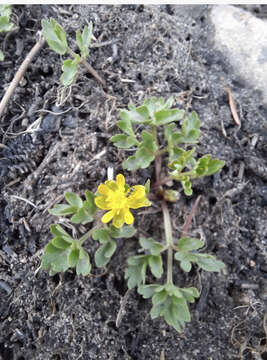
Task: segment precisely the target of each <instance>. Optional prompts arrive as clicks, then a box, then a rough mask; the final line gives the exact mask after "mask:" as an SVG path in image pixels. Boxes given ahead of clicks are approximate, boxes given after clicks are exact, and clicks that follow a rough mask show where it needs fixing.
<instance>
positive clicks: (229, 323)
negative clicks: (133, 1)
mask: <svg viewBox="0 0 267 360" xmlns="http://www.w3.org/2000/svg"><path fill="white" fill-rule="evenodd" d="M210 9H211V7H210V6H171V5H161V6H143V5H130V6H128V5H119V6H102V5H101V6H87V5H82V6H70V5H64V6H53V5H49V6H48V5H47V6H46V5H42V6H39V5H34V6H33V5H26V6H15V7H13V15H12V18H13V20H14V21H15V22H16V23H17V26H18V27H19V29H18V31H17V32H16V33H12V34H10V35H9V37H8V38H7V39H6V42H5V56H6V57H5V61H4V62H2V63H0V71H1V83H0V97H1V98H2V96H3V95H4V93H5V90H6V88H7V86H8V84H9V82H10V81H11V80H12V78H13V76H14V73H15V71H16V70H17V69H18V67H19V66H20V64H21V63H22V61H23V60H24V58H25V57H26V55H27V54H28V52H29V51H30V49H31V48H32V47H33V45H34V44H35V42H36V33H37V31H38V30H40V28H41V19H43V18H49V17H54V18H55V19H57V21H58V22H59V23H61V24H62V25H63V27H64V28H65V29H66V31H67V33H68V35H69V38H72V39H73V40H74V36H75V31H76V30H77V29H78V28H81V27H83V26H84V25H86V24H87V22H88V21H92V22H93V24H94V35H95V37H96V39H97V41H94V42H93V44H97V43H103V42H104V43H105V42H107V41H108V42H109V43H108V44H107V45H105V44H102V45H103V46H100V47H92V48H91V52H90V57H89V59H90V63H91V65H92V66H93V67H94V68H95V69H96V70H97V71H98V72H99V73H100V74H101V75H102V76H103V77H104V78H105V79H106V81H107V84H108V89H107V91H104V90H103V89H102V88H101V86H100V85H99V84H98V83H97V82H96V81H95V79H94V78H93V77H92V76H91V75H89V74H88V73H86V71H84V72H82V73H81V74H80V76H79V78H78V81H77V83H76V84H75V85H74V86H73V87H72V92H71V93H70V94H69V96H67V95H68V94H65V95H64V94H63V96H62V97H61V98H60V89H61V86H60V80H59V78H60V75H61V61H60V57H59V56H58V55H57V54H55V53H53V52H52V51H51V50H50V49H49V48H48V47H47V46H45V47H44V48H43V49H42V50H41V52H40V53H39V55H38V56H37V57H36V58H35V59H34V61H33V62H32V63H31V65H30V67H29V69H28V71H27V72H26V73H25V75H24V78H23V80H22V81H21V83H20V86H18V87H17V89H16V91H15V93H14V96H13V97H12V99H11V101H10V103H9V105H8V108H7V109H6V112H5V114H4V116H2V118H1V122H0V126H1V127H0V130H1V135H0V136H1V139H0V142H1V143H2V144H5V145H7V146H8V148H6V149H2V150H1V152H2V153H1V156H0V157H1V158H5V160H3V159H2V160H0V161H1V164H0V172H1V186H2V192H1V198H0V205H1V212H0V232H1V237H0V298H1V302H0V319H1V323H0V359H4V360H33V359H34V360H35V359H36V360H39V359H42V360H48V359H49V360H50V359H51V360H52V359H53V360H59V359H70V360H72V359H75V360H76V359H77V360H78V359H81V360H82V359H84V360H85V359H86V360H88V359H100V360H101V359H109V360H111V359H127V360H128V359H133V360H137V359H153V360H154V359H164V355H165V359H166V360H177V359H185V360H186V359H188V360H208V359H212V360H232V359H244V360H247V359H257V360H258V359H263V360H264V359H265V360H266V359H267V349H266V334H265V332H264V327H263V318H264V314H265V311H266V310H265V308H266V302H267V296H266V292H267V291H266V289H267V285H266V273H267V265H266V239H267V226H266V215H267V209H266V205H267V186H266V181H267V160H266V159H267V146H266V140H267V126H266V116H267V106H266V104H265V105H264V103H263V99H262V96H261V94H260V93H259V92H257V91H255V89H252V88H250V86H249V85H248V84H245V83H244V82H243V80H242V79H240V78H239V77H238V76H237V75H236V74H235V73H234V72H233V70H232V68H231V66H230V64H229V63H228V62H227V60H226V59H224V57H223V54H221V53H218V52H217V51H215V50H214V44H213V32H214V29H213V27H212V25H211V22H210V19H209V13H210ZM249 11H252V12H254V13H255V14H256V15H264V14H265V15H266V12H265V13H264V12H262V13H261V7H260V6H255V7H253V6H249ZM264 11H265V10H264ZM261 17H262V16H261ZM4 38H5V34H1V38H0V41H1V44H2V42H3V40H4ZM74 50H75V49H74ZM226 87H229V88H230V89H231V91H232V94H233V96H234V98H235V100H236V104H237V110H238V112H239V115H240V119H241V123H242V126H241V128H240V129H239V128H238V127H237V126H236V124H235V123H234V121H233V118H232V115H231V111H230V108H229V104H228V98H227V95H226V92H225V88H226ZM61 95H62V94H61ZM151 96H163V97H164V98H165V99H167V98H168V97H169V96H174V98H175V102H176V106H180V107H182V108H184V109H185V110H186V111H190V110H192V109H194V110H196V111H197V112H198V115H199V118H200V120H201V123H202V136H201V141H200V143H199V145H198V146H197V153H198V155H202V154H206V153H210V154H212V155H213V156H214V157H218V158H220V159H222V160H225V161H226V165H225V166H224V168H223V169H222V171H221V172H220V173H219V174H218V175H215V176H211V177H208V178H205V179H204V180H201V181H195V182H194V186H193V189H194V193H193V195H192V196H191V197H186V196H185V195H181V199H180V200H179V202H178V203H176V204H174V205H171V206H170V211H171V214H172V219H173V225H174V229H175V232H176V234H177V236H179V231H180V230H181V228H182V226H183V224H184V221H185V219H186V216H187V215H188V213H189V211H190V209H191V208H192V205H193V204H194V202H195V200H196V198H197V196H198V195H201V201H200V205H199V207H198V211H197V214H196V217H195V220H194V222H193V223H192V226H191V229H190V231H191V233H192V234H193V235H194V236H201V237H202V238H203V239H205V241H206V244H207V245H206V251H207V252H209V253H211V254H214V255H216V256H217V257H218V258H219V259H220V260H222V261H224V263H225V264H226V270H225V271H223V272H221V273H219V274H217V273H212V274H209V273H205V272H202V271H197V270H196V269H193V270H192V271H191V272H190V273H189V274H186V275H185V274H183V273H181V271H180V270H179V268H178V267H177V271H176V272H175V274H174V279H175V282H176V284H177V285H179V286H181V287H182V286H192V285H193V286H196V287H197V288H198V289H199V290H202V294H201V297H200V299H199V300H198V301H196V303H195V304H193V305H192V306H191V307H190V308H191V315H192V321H191V322H190V323H189V324H188V325H187V327H186V328H185V330H184V332H183V333H182V334H178V333H177V332H176V331H175V330H174V329H172V328H170V327H169V326H168V325H167V324H166V323H165V322H164V321H163V320H162V319H157V320H154V321H152V320H151V319H150V316H149V309H150V307H151V303H150V301H145V300H143V299H142V298H141V296H139V295H138V294H137V293H136V291H135V290H132V291H130V293H129V294H128V295H129V297H128V300H127V301H126V307H125V313H124V316H123V318H122V320H121V324H120V326H119V327H118V328H117V327H116V319H117V315H118V312H119V310H120V306H121V301H122V299H124V296H125V294H126V291H127V286H126V282H125V280H124V272H125V269H126V266H127V257H128V256H129V255H133V254H134V253H135V252H136V250H137V249H138V243H137V238H134V239H131V240H128V241H127V242H125V243H123V242H119V249H118V250H117V252H116V254H115V255H114V256H113V259H112V261H111V263H110V265H109V267H108V271H107V272H105V273H103V270H102V272H101V270H98V269H97V268H96V267H95V266H94V267H93V275H94V276H91V277H85V278H84V277H77V276H76V274H75V273H73V272H68V273H65V274H62V275H60V276H59V275H56V276H54V277H50V276H49V275H48V274H47V273H46V272H44V271H43V270H41V269H40V256H41V254H42V249H43V248H44V246H45V245H46V244H47V242H48V241H49V239H50V238H51V236H50V233H49V225H50V224H51V223H53V222H54V221H55V218H54V217H53V216H51V215H49V213H48V211H47V209H48V208H50V207H51V206H52V205H53V204H54V203H55V202H59V201H61V199H62V195H63V194H64V192H66V191H73V192H76V193H81V194H82V193H83V192H84V191H85V189H90V190H92V191H95V190H96V188H97V185H98V184H99V183H100V182H103V181H105V180H106V176H107V167H108V166H112V167H113V168H114V170H115V172H116V173H119V172H121V171H122V169H121V162H122V160H123V159H124V158H125V155H124V152H122V151H117V149H115V148H114V147H113V146H112V144H111V143H110V142H109V138H110V137H111V136H112V135H113V134H114V133H115V132H116V121H117V120H118V117H119V110H120V109H121V108H125V107H126V106H127V105H128V103H129V102H130V101H131V102H133V103H134V104H136V105H138V104H141V103H142V101H143V100H144V99H145V98H147V97H151ZM56 104H57V105H58V106H56ZM45 110H49V111H52V112H53V113H49V112H47V111H45ZM64 111H67V112H65V113H63V112H64ZM56 113H58V114H56ZM39 117H41V119H42V122H41V127H40V129H39V131H38V132H37V133H36V132H35V133H32V134H28V135H27V136H25V135H19V136H17V134H19V133H21V132H23V131H25V130H26V129H27V128H28V127H29V125H31V124H33V123H34V121H36V120H37V119H38V118H39ZM15 135H16V136H15ZM126 175H127V182H128V183H130V184H135V183H141V184H144V183H145V181H146V180H147V178H148V177H150V176H152V180H153V174H152V172H150V171H147V170H144V171H138V172H136V173H134V174H132V173H129V174H126ZM177 186H178V185H177ZM18 196H19V197H21V198H23V199H26V200H27V201H29V202H31V203H33V204H34V206H33V205H32V204H31V203H29V202H26V201H25V200H21V199H19V198H18ZM151 209H152V210H153V211H152V210H150V216H146V217H145V216H144V215H139V216H137V220H136V223H135V225H136V227H137V228H138V227H139V228H140V229H142V234H146V235H149V236H151V235H154V236H155V237H156V238H158V237H159V236H161V235H163V228H162V220H161V217H160V216H161V214H160V212H159V211H158V207H157V205H154V207H153V208H151ZM79 230H80V231H81V233H82V232H83V231H84V230H85V229H81V228H80V229H79ZM86 247H87V250H88V252H89V253H90V255H91V258H92V257H93V253H94V251H95V250H96V247H97V244H96V243H95V242H94V241H93V240H89V241H88V242H87V244H86ZM99 275H102V276H99ZM151 280H152V279H151Z"/></svg>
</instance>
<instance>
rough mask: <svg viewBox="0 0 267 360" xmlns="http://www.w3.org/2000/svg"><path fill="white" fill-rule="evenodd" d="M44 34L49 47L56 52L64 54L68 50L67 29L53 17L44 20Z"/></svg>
mask: <svg viewBox="0 0 267 360" xmlns="http://www.w3.org/2000/svg"><path fill="white" fill-rule="evenodd" d="M42 34H43V37H44V38H45V40H46V41H47V43H48V45H49V47H50V48H51V49H52V50H53V51H55V52H56V53H58V54H60V55H64V54H65V53H66V52H67V51H68V44H67V39H66V33H65V30H64V29H63V27H62V26H61V25H60V24H58V23H57V22H56V21H55V20H54V19H53V18H51V19H50V21H47V20H42Z"/></svg>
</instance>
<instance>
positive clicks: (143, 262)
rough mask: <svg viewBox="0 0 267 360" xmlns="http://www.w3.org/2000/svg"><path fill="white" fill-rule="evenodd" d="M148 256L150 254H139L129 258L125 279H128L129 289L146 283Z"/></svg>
mask: <svg viewBox="0 0 267 360" xmlns="http://www.w3.org/2000/svg"><path fill="white" fill-rule="evenodd" d="M148 257H149V255H137V256H131V257H130V258H128V265H129V266H128V269H127V270H126V273H125V279H126V280H128V282H127V284H128V288H129V289H132V288H134V287H135V286H139V285H141V284H142V283H143V284H144V283H145V280H146V269H147V265H148Z"/></svg>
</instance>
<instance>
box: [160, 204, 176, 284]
mask: <svg viewBox="0 0 267 360" xmlns="http://www.w3.org/2000/svg"><path fill="white" fill-rule="evenodd" d="M161 208H162V212H163V219H164V229H165V238H166V246H167V247H168V258H167V283H168V284H172V283H173V281H172V262H173V239H172V226H171V218H170V213H169V209H168V206H167V204H166V202H165V200H162V202H161Z"/></svg>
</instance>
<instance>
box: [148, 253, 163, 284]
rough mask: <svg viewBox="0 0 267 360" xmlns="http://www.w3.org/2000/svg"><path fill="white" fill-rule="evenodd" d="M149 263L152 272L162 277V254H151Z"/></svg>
mask: <svg viewBox="0 0 267 360" xmlns="http://www.w3.org/2000/svg"><path fill="white" fill-rule="evenodd" d="M148 264H149V267H150V270H151V272H152V274H153V275H154V276H155V277H156V278H157V279H160V278H161V276H162V274H163V265H162V258H161V255H149V256H148Z"/></svg>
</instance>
